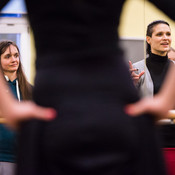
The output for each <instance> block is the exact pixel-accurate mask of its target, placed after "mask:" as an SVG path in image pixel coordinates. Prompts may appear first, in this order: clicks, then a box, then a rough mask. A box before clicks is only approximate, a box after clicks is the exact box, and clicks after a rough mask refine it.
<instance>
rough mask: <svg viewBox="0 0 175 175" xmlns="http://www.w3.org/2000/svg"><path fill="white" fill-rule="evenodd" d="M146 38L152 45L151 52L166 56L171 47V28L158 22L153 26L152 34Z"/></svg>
mask: <svg viewBox="0 0 175 175" xmlns="http://www.w3.org/2000/svg"><path fill="white" fill-rule="evenodd" d="M146 40H147V42H148V44H150V46H151V52H152V53H154V54H156V55H160V56H166V55H167V52H168V51H169V49H170V47H171V41H172V38H171V30H170V27H169V26H168V25H166V24H157V25H155V26H154V27H153V33H152V36H147V37H146Z"/></svg>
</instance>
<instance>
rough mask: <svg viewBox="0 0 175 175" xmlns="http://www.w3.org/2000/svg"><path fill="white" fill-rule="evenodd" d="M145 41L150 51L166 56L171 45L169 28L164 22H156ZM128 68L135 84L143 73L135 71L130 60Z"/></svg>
mask: <svg viewBox="0 0 175 175" xmlns="http://www.w3.org/2000/svg"><path fill="white" fill-rule="evenodd" d="M146 41H147V43H148V44H149V45H150V46H151V52H152V53H153V54H156V55H159V56H166V55H167V53H168V51H169V49H170V47H171V42H172V38H171V30H170V27H169V26H168V25H166V24H157V25H155V26H154V27H153V33H152V36H151V37H150V36H146ZM129 69H130V72H131V77H132V79H133V82H134V84H135V85H137V84H138V82H139V79H140V78H141V76H142V75H143V74H144V73H145V72H144V71H142V72H141V73H139V74H138V73H136V72H135V71H136V68H133V66H132V62H131V61H129Z"/></svg>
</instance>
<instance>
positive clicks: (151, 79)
mask: <svg viewBox="0 0 175 175" xmlns="http://www.w3.org/2000/svg"><path fill="white" fill-rule="evenodd" d="M171 40H172V38H171V29H170V26H169V24H168V23H167V22H165V21H162V20H157V21H153V22H152V23H150V24H149V25H148V27H147V34H146V41H147V54H148V57H147V58H146V60H141V61H139V62H136V63H134V64H133V67H132V65H130V68H131V69H132V70H135V68H137V69H139V70H138V72H136V71H132V74H131V75H132V78H133V80H134V84H135V85H136V86H137V87H138V89H139V90H140V92H141V95H142V96H153V95H155V94H156V93H157V92H159V89H160V87H161V85H162V84H163V81H164V79H165V76H166V74H167V71H168V68H169V65H170V64H173V62H172V61H170V60H169V59H168V56H167V53H168V51H169V49H170V47H171ZM145 63H146V65H145Z"/></svg>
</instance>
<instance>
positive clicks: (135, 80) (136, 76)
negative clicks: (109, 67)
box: [129, 61, 145, 86]
mask: <svg viewBox="0 0 175 175" xmlns="http://www.w3.org/2000/svg"><path fill="white" fill-rule="evenodd" d="M129 71H130V73H131V78H132V79H133V83H134V85H135V86H137V84H138V82H139V80H140V77H141V76H142V75H143V74H144V73H145V71H142V72H140V73H136V72H135V71H138V69H137V68H134V67H133V65H132V62H131V61H129Z"/></svg>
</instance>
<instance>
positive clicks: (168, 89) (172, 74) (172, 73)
mask: <svg viewBox="0 0 175 175" xmlns="http://www.w3.org/2000/svg"><path fill="white" fill-rule="evenodd" d="M159 95H160V96H162V97H163V98H162V99H164V101H165V105H166V107H167V108H169V109H172V108H173V107H174V106H175V65H172V66H171V67H170V69H169V71H168V73H167V76H166V79H165V82H164V83H163V86H162V88H161V90H160V93H159Z"/></svg>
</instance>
